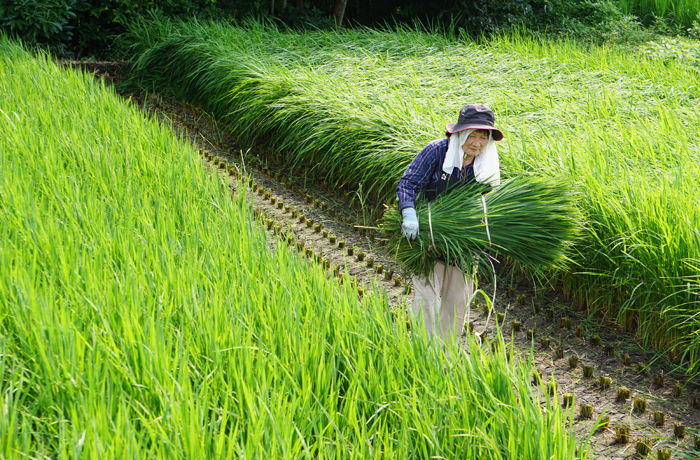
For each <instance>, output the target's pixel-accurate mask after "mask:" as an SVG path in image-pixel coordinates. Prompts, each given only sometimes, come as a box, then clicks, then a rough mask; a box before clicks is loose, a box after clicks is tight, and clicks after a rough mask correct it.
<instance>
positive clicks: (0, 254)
mask: <svg viewBox="0 0 700 460" xmlns="http://www.w3.org/2000/svg"><path fill="white" fill-rule="evenodd" d="M0 131H1V132H2V133H3V135H2V136H1V137H0V194H1V195H0V198H1V199H0V267H1V268H0V319H1V321H2V329H1V330H0V391H1V392H2V395H3V397H2V399H0V456H2V457H4V458H26V457H32V458H55V457H60V458H99V459H105V458H120V459H121V458H125V457H128V458H144V457H147V458H169V459H170V458H227V459H228V458H242V457H245V458H331V457H332V458H340V457H342V458H362V459H366V458H376V457H381V456H383V457H385V458H428V457H432V456H441V457H444V458H473V459H483V458H493V459H496V458H498V459H501V458H513V459H515V458H556V459H570V458H575V457H576V458H578V455H580V456H581V457H585V456H586V453H585V449H583V450H581V444H580V443H577V442H576V440H575V439H574V437H573V436H572V435H571V433H570V432H569V433H567V431H566V429H565V428H564V425H565V421H566V418H567V417H566V416H565V415H564V414H563V411H562V409H561V407H560V406H559V405H558V404H556V403H554V402H553V401H552V402H549V399H547V400H542V401H539V400H538V398H530V395H531V387H530V375H529V369H528V367H527V365H525V364H522V363H521V364H518V363H515V360H513V362H511V363H509V362H508V361H507V360H506V358H505V354H503V353H499V354H495V355H492V354H490V355H483V354H482V353H481V352H480V351H479V350H478V349H473V350H472V354H471V358H467V357H466V356H465V358H464V359H462V360H460V361H459V362H456V363H455V364H454V366H452V367H450V368H448V370H447V371H445V370H443V365H444V364H445V360H444V357H443V355H442V354H441V353H437V352H436V350H435V348H434V347H431V346H429V345H428V344H426V343H425V341H424V340H420V338H418V337H414V338H413V339H412V340H409V337H408V333H407V331H406V330H405V328H404V327H402V326H401V324H403V322H397V323H396V324H394V323H392V321H391V316H390V315H389V312H388V309H387V308H386V301H385V299H381V298H379V297H378V296H366V297H365V298H363V299H362V300H359V301H358V298H357V290H356V287H353V286H352V285H351V284H350V283H349V282H346V283H344V284H340V283H337V282H335V281H331V282H329V281H328V280H327V278H326V274H325V273H324V272H323V271H322V269H321V268H320V267H318V266H317V265H315V264H309V263H307V262H306V261H305V259H304V258H303V257H302V256H298V255H295V253H293V252H290V251H287V250H283V249H281V248H276V249H270V248H269V245H268V243H267V241H266V240H265V237H264V235H263V232H262V229H261V228H260V227H259V226H257V225H255V224H254V222H253V221H252V219H251V216H250V212H249V210H250V208H249V203H248V202H247V201H246V200H245V198H244V194H239V195H237V197H234V199H233V200H232V199H231V195H230V193H229V191H228V188H227V187H226V186H223V185H225V184H223V183H222V181H221V180H220V179H219V178H218V177H217V176H215V175H212V174H210V173H207V171H206V169H205V168H203V167H202V164H201V163H200V161H199V158H198V155H197V152H196V151H195V149H194V148H193V147H192V146H191V145H188V144H186V143H184V142H182V141H180V140H178V139H176V138H175V136H174V135H173V133H172V131H171V130H169V129H168V128H167V127H165V126H163V125H161V124H158V123H157V122H156V121H154V120H150V121H144V118H143V116H142V114H141V113H139V112H138V111H137V110H136V109H135V108H133V107H128V106H127V105H125V104H123V102H122V101H121V100H120V99H119V98H118V97H117V96H116V94H114V93H113V92H112V91H108V90H105V88H104V87H103V86H101V85H99V84H96V83H95V82H94V81H93V80H92V78H91V77H90V76H89V75H84V74H82V73H78V72H72V71H65V70H61V69H59V68H58V66H57V65H55V64H52V63H51V62H50V61H49V59H48V58H47V57H46V56H39V57H38V58H37V57H36V56H31V55H29V54H28V53H26V52H25V51H23V50H22V49H21V48H20V47H19V46H17V45H16V44H13V43H11V42H8V41H6V40H5V39H0ZM453 352H455V353H456V351H455V350H453ZM541 404H542V405H545V406H546V408H547V410H546V411H543V410H542V406H541ZM577 450H580V452H581V453H580V454H575V451H577Z"/></svg>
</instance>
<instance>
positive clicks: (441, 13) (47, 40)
mask: <svg viewBox="0 0 700 460" xmlns="http://www.w3.org/2000/svg"><path fill="white" fill-rule="evenodd" d="M151 15H158V16H165V17H171V18H179V19H191V18H199V19H218V20H225V21H229V22H232V23H239V22H241V21H245V20H246V19H248V18H257V19H266V20H270V21H273V22H276V23H278V24H280V25H284V26H288V27H294V28H309V29H314V28H322V29H327V28H336V27H354V26H358V25H361V26H368V27H384V26H387V25H395V24H406V25H409V26H414V25H415V24H422V25H423V26H425V27H429V28H438V27H439V28H440V29H441V30H444V31H447V32H449V33H454V34H457V35H470V36H481V35H489V34H493V33H498V32H502V31H506V30H509V29H511V28H513V27H523V28H527V29H529V30H546V31H547V32H548V33H557V32H559V31H564V32H566V33H567V34H574V35H583V36H587V37H586V38H589V39H592V40H593V41H604V40H605V39H606V35H605V33H606V31H608V32H609V34H613V35H614V33H615V31H614V29H615V28H616V27H618V28H619V29H624V30H628V31H629V30H633V29H634V28H633V29H630V27H629V26H630V25H633V26H637V25H638V23H637V21H636V19H635V18H630V17H626V16H624V15H623V14H622V13H621V12H620V9H619V7H618V5H617V2H616V1H614V0H597V1H591V0H38V1H27V0H2V1H0V28H2V30H3V31H5V32H6V33H8V34H10V35H12V36H18V37H20V38H21V39H22V40H23V41H24V42H25V43H27V44H29V45H37V46H48V47H49V48H51V50H52V51H53V52H54V53H58V54H65V55H72V56H76V57H86V56H94V57H109V58H116V57H119V54H120V53H121V52H123V50H124V49H125V47H126V40H125V38H124V33H125V32H126V30H127V25H128V23H129V21H131V20H133V19H136V18H139V17H143V18H146V19H147V18H149V17H151ZM620 25H621V26H622V27H620ZM610 31H612V32H610Z"/></svg>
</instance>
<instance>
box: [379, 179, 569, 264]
mask: <svg viewBox="0 0 700 460" xmlns="http://www.w3.org/2000/svg"><path fill="white" fill-rule="evenodd" d="M483 190H484V188H483V185H481V184H475V185H474V186H469V187H461V188H459V189H457V190H454V191H453V192H451V193H449V194H447V195H445V194H443V195H441V196H440V197H438V198H437V199H436V200H434V201H432V202H431V203H430V208H428V204H427V203H426V202H424V201H422V202H420V203H418V204H417V209H416V213H417V215H418V222H419V226H420V232H419V234H418V239H417V240H416V241H412V242H409V241H408V240H406V238H403V237H402V236H401V214H400V213H399V212H398V210H397V209H396V208H395V207H389V208H387V210H386V211H385V213H384V217H383V218H382V224H383V225H382V229H383V232H384V234H385V235H386V237H387V239H388V245H389V249H390V250H391V251H392V252H393V253H394V254H395V255H396V257H397V258H398V260H399V262H401V264H402V265H403V267H404V269H405V270H406V271H407V272H409V273H411V274H414V275H415V274H418V275H425V276H427V275H429V274H430V272H431V271H432V269H433V266H434V265H435V263H436V262H437V261H438V260H442V261H444V262H446V263H448V264H450V263H454V264H455V265H457V266H458V267H460V268H461V269H462V270H470V269H471V267H472V265H473V264H483V263H484V262H485V261H486V257H483V256H482V257H479V255H480V254H482V253H483V252H487V253H488V252H491V253H493V252H495V253H499V254H503V255H506V256H509V257H511V258H512V259H514V260H516V261H518V262H520V263H522V264H523V265H525V266H526V267H528V268H531V269H534V270H541V269H556V268H563V267H564V266H565V265H566V264H567V263H568V261H569V258H568V257H567V253H568V251H569V249H570V248H571V246H572V245H573V243H574V241H575V240H576V238H577V236H578V234H579V228H580V222H581V218H580V213H579V210H578V208H577V207H576V204H575V199H574V195H573V193H572V191H571V190H570V188H569V186H568V185H567V184H566V183H565V182H564V181H563V180H561V179H554V178H551V177H547V178H544V177H535V176H526V175H521V176H519V177H516V178H515V179H512V180H510V181H508V182H506V183H505V184H503V185H500V186H498V187H494V188H493V189H492V190H491V191H490V192H489V193H486V194H482V192H483ZM484 202H485V204H486V210H487V212H486V217H487V218H485V215H484ZM429 210H430V216H429V215H428V213H429ZM487 222H488V229H487ZM431 228H432V232H431ZM489 237H490V241H489Z"/></svg>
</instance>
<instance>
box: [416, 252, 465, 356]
mask: <svg viewBox="0 0 700 460" xmlns="http://www.w3.org/2000/svg"><path fill="white" fill-rule="evenodd" d="M413 289H414V290H415V298H414V300H413V312H412V313H413V317H414V319H416V320H420V316H421V312H422V315H423V324H424V326H425V332H426V334H427V336H428V338H429V339H430V340H433V341H436V342H437V341H438V340H439V342H437V343H438V344H439V345H445V344H447V343H450V342H452V343H455V344H458V341H459V338H460V336H461V335H462V328H463V327H464V318H465V316H466V312H467V305H468V304H469V302H471V300H472V296H473V295H474V280H473V279H472V277H471V276H469V275H468V274H466V273H464V272H462V270H460V269H459V268H457V267H454V266H452V265H445V264H444V263H442V262H438V263H437V264H436V265H435V268H434V270H433V273H432V275H431V276H430V278H428V279H426V278H424V277H418V276H414V277H413Z"/></svg>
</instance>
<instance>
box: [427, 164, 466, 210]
mask: <svg viewBox="0 0 700 460" xmlns="http://www.w3.org/2000/svg"><path fill="white" fill-rule="evenodd" d="M472 182H474V163H473V162H472V164H471V165H468V166H467V168H466V171H465V174H464V177H461V178H460V177H459V168H453V169H452V174H447V173H446V172H443V173H442V175H441V176H440V180H438V182H437V184H436V185H435V188H434V189H431V190H423V191H422V196H423V198H424V199H426V200H428V201H433V200H434V199H435V198H437V196H438V195H440V194H441V193H450V192H451V191H453V190H455V189H456V188H458V187H460V186H464V185H467V184H471V183H472Z"/></svg>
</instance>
